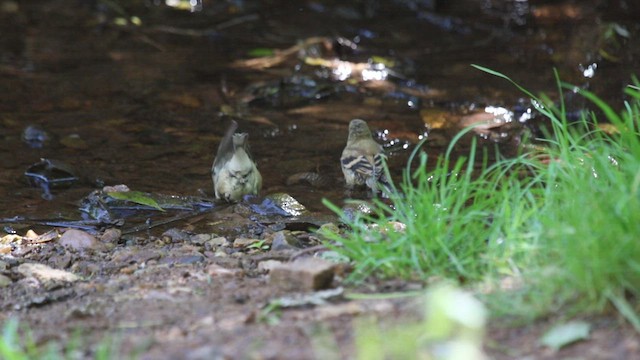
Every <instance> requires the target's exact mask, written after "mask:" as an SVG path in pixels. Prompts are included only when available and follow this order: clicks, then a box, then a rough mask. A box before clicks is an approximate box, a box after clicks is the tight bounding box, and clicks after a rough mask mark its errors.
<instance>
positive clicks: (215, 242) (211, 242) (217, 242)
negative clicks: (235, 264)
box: [207, 236, 229, 248]
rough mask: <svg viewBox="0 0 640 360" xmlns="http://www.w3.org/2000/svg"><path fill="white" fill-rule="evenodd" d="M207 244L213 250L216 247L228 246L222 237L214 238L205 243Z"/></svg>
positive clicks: (227, 242)
mask: <svg viewBox="0 0 640 360" xmlns="http://www.w3.org/2000/svg"><path fill="white" fill-rule="evenodd" d="M207 243H208V244H209V245H210V246H211V247H212V248H213V247H216V246H229V241H228V240H227V238H226V237H224V236H218V237H214V238H213V239H211V240H209V241H207Z"/></svg>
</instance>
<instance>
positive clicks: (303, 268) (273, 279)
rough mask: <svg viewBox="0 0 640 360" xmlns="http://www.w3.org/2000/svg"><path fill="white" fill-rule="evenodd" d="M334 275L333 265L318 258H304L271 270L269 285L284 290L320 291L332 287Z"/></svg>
mask: <svg viewBox="0 0 640 360" xmlns="http://www.w3.org/2000/svg"><path fill="white" fill-rule="evenodd" d="M333 275H334V264H333V263H331V262H329V261H326V260H321V259H316V258H303V259H300V260H297V261H294V262H292V263H288V264H282V265H279V266H275V267H274V268H273V269H271V273H270V276H269V283H270V284H271V285H273V286H276V287H279V288H281V289H283V290H294V291H309V290H319V289H325V288H328V287H329V286H330V285H331V282H332V281H333Z"/></svg>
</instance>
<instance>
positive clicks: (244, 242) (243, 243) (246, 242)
mask: <svg viewBox="0 0 640 360" xmlns="http://www.w3.org/2000/svg"><path fill="white" fill-rule="evenodd" d="M259 241H260V239H249V238H242V237H241V238H236V239H235V240H233V247H234V248H245V247H247V246H250V245H252V244H255V243H257V242H259Z"/></svg>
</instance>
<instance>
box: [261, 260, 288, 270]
mask: <svg viewBox="0 0 640 360" xmlns="http://www.w3.org/2000/svg"><path fill="white" fill-rule="evenodd" d="M280 265H283V263H282V261H278V260H265V261H260V262H259V263H258V271H260V272H271V270H273V268H275V267H276V266H280Z"/></svg>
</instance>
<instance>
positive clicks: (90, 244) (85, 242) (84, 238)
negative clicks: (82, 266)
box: [59, 229, 105, 251]
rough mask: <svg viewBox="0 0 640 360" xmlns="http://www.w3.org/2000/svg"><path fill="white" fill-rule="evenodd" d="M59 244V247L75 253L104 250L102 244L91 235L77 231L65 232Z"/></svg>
mask: <svg viewBox="0 0 640 360" xmlns="http://www.w3.org/2000/svg"><path fill="white" fill-rule="evenodd" d="M59 242H60V245H62V246H64V247H67V248H71V249H74V250H77V251H84V250H104V249H105V247H104V244H102V243H101V242H99V241H98V240H97V239H96V238H95V237H94V236H93V235H91V234H89V233H88V232H85V231H82V230H77V229H70V230H67V231H65V233H64V234H62V236H61V237H60V240H59Z"/></svg>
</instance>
